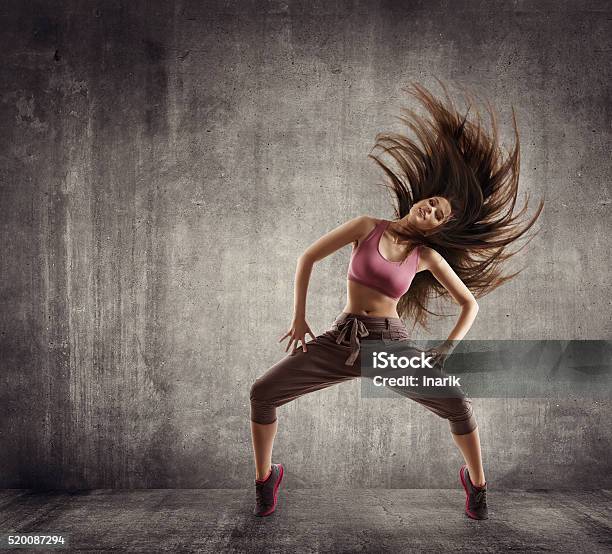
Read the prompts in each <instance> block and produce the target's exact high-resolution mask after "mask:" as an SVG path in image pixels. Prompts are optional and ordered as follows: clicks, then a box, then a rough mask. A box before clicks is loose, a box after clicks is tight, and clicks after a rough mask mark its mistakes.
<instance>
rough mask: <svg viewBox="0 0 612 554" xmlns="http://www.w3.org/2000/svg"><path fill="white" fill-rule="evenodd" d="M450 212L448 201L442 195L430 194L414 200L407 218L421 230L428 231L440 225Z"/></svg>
mask: <svg viewBox="0 0 612 554" xmlns="http://www.w3.org/2000/svg"><path fill="white" fill-rule="evenodd" d="M450 214H451V205H450V202H449V201H448V200H447V199H446V198H444V197H443V196H432V197H431V198H424V199H423V200H419V201H418V202H416V203H415V204H414V205H413V206H412V208H410V211H409V212H408V215H407V220H408V221H409V222H410V223H411V224H412V225H414V226H415V227H418V228H419V229H421V230H422V231H430V230H432V229H435V228H436V227H438V226H440V225H442V223H444V222H445V221H446V219H448V217H449V216H450Z"/></svg>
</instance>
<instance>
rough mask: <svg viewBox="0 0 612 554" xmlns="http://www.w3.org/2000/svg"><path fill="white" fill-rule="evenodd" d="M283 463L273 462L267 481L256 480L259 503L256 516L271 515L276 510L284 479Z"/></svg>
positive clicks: (255, 512)
mask: <svg viewBox="0 0 612 554" xmlns="http://www.w3.org/2000/svg"><path fill="white" fill-rule="evenodd" d="M283 473H284V469H283V466H282V464H272V467H271V471H270V474H269V475H268V477H267V478H266V480H265V481H257V480H255V496H256V501H257V505H256V506H255V509H254V510H253V513H254V514H255V515H256V516H260V517H263V516H269V515H270V514H271V513H273V512H274V510H276V500H277V498H278V487H279V485H280V484H281V481H282V480H283Z"/></svg>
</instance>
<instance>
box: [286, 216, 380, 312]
mask: <svg viewBox="0 0 612 554" xmlns="http://www.w3.org/2000/svg"><path fill="white" fill-rule="evenodd" d="M373 221H374V220H373V218H371V217H368V216H366V215H362V216H359V217H356V218H354V219H351V220H350V221H347V222H346V223H343V224H342V225H340V226H339V227H336V228H335V229H333V230H332V231H330V232H329V233H326V234H325V235H323V236H322V237H321V238H319V239H317V240H316V241H315V242H313V243H312V244H311V245H310V246H309V247H308V248H307V249H306V250H305V251H304V253H303V254H302V255H301V256H300V257H299V258H298V262H297V268H296V272H295V294H294V306H293V313H294V318H295V317H301V318H303V317H305V316H306V292H307V290H308V282H309V280H310V275H311V273H312V268H313V266H314V264H315V263H316V262H318V261H320V260H322V259H323V258H326V257H327V256H329V255H330V254H333V253H334V252H336V251H337V250H340V248H342V247H343V246H346V245H347V244H350V243H351V242H354V241H356V240H361V239H362V238H363V237H365V236H367V235H368V233H369V232H370V231H371V230H372V226H373Z"/></svg>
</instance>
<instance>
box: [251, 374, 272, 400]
mask: <svg viewBox="0 0 612 554" xmlns="http://www.w3.org/2000/svg"><path fill="white" fill-rule="evenodd" d="M269 390H270V387H269V386H268V385H267V384H266V382H265V381H264V380H263V379H261V378H258V379H255V381H254V382H253V384H252V385H251V390H250V391H249V398H250V399H251V402H265V401H266V394H267V393H268V392H269Z"/></svg>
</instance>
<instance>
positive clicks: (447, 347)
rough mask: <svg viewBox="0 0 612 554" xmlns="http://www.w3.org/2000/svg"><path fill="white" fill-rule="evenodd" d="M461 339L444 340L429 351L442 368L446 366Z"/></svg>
mask: <svg viewBox="0 0 612 554" xmlns="http://www.w3.org/2000/svg"><path fill="white" fill-rule="evenodd" d="M458 342H459V341H448V340H447V341H444V342H442V343H440V344H438V345H437V346H434V347H433V348H430V349H429V350H428V351H427V354H429V355H430V356H431V357H432V358H433V359H434V363H437V364H438V365H439V366H440V367H441V368H444V364H445V363H446V360H447V358H448V357H449V356H450V355H451V353H452V352H453V350H454V349H455V347H456V346H457V343H458Z"/></svg>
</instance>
